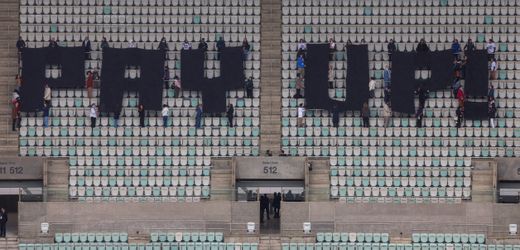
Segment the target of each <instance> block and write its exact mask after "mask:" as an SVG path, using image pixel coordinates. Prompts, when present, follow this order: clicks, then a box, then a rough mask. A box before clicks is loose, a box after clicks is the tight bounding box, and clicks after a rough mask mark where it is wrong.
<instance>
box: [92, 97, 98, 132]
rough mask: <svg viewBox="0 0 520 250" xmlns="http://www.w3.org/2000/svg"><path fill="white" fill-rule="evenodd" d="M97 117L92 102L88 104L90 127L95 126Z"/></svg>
mask: <svg viewBox="0 0 520 250" xmlns="http://www.w3.org/2000/svg"><path fill="white" fill-rule="evenodd" d="M97 117H98V109H97V106H96V104H95V103H92V105H90V127H91V128H95V127H96V119H97Z"/></svg>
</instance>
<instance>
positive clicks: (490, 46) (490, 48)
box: [486, 39, 497, 61]
mask: <svg viewBox="0 0 520 250" xmlns="http://www.w3.org/2000/svg"><path fill="white" fill-rule="evenodd" d="M496 49H497V46H496V44H495V42H494V41H493V39H489V41H488V42H487V43H486V51H487V53H488V61H491V60H493V59H494V58H495V51H496Z"/></svg>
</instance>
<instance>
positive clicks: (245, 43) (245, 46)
mask: <svg viewBox="0 0 520 250" xmlns="http://www.w3.org/2000/svg"><path fill="white" fill-rule="evenodd" d="M250 49H251V46H250V45H249V42H248V41H247V37H244V40H242V50H243V51H244V61H245V60H247V57H248V55H249V50H250Z"/></svg>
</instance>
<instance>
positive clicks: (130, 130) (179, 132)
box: [20, 118, 260, 145]
mask: <svg viewBox="0 0 520 250" xmlns="http://www.w3.org/2000/svg"><path fill="white" fill-rule="evenodd" d="M172 120H174V121H175V120H176V121H177V122H178V121H179V120H181V121H182V120H183V119H182V118H181V119H169V122H170V124H169V125H170V126H168V127H166V128H164V129H159V128H160V127H161V126H160V125H159V126H158V127H157V129H156V130H153V129H152V130H151V131H150V130H144V129H143V128H140V127H139V126H138V123H137V124H136V122H134V124H135V125H133V126H131V125H129V126H126V127H122V126H123V125H122V124H120V125H119V127H117V128H115V127H113V124H111V126H112V127H107V126H108V125H109V124H106V125H105V124H101V126H103V127H101V128H100V127H99V124H98V127H95V128H91V127H90V120H86V121H85V124H83V125H80V126H77V127H74V126H68V127H59V126H56V127H46V128H44V127H34V126H31V125H27V126H23V125H22V127H21V128H20V136H22V137H42V136H46V137H47V136H55V137H67V136H80V137H83V136H86V137H91V136H92V137H94V138H95V137H99V136H103V137H104V136H149V135H152V136H167V137H170V136H173V137H179V136H183V137H184V136H203V135H206V136H239V137H241V136H247V137H249V136H254V137H257V136H258V135H259V133H260V131H259V128H258V127H217V128H213V127H205V128H199V129H196V128H195V127H191V126H194V125H195V124H194V123H195V121H193V120H192V119H188V118H185V119H184V120H185V121H186V123H184V124H182V125H183V127H179V125H180V124H175V123H174V124H171V121H172ZM106 121H107V123H108V119H106ZM159 121H160V120H159ZM188 122H189V124H188ZM221 122H222V121H221ZM161 123H162V121H161ZM226 124H227V123H221V126H226ZM161 125H162V124H161ZM172 125H173V126H174V127H171V126H172ZM188 125H189V126H190V127H187V126H188ZM120 128H121V129H120ZM144 128H150V127H144ZM151 128H154V127H151ZM169 128H172V129H169ZM165 143H166V145H168V144H167V143H169V142H165Z"/></svg>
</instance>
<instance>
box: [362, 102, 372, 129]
mask: <svg viewBox="0 0 520 250" xmlns="http://www.w3.org/2000/svg"><path fill="white" fill-rule="evenodd" d="M361 117H363V127H365V128H368V127H370V110H369V109H368V103H367V102H365V103H363V108H361Z"/></svg>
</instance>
